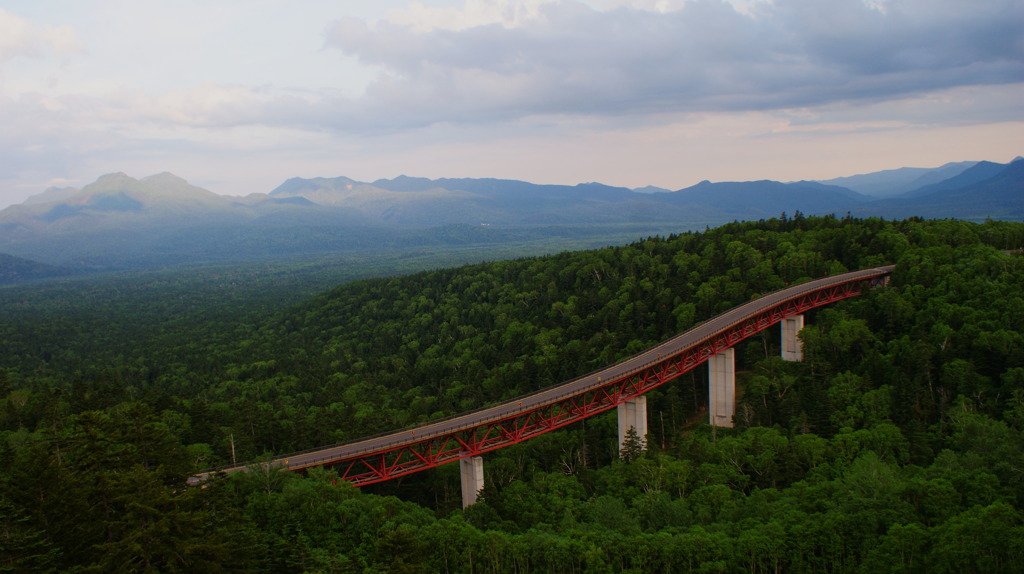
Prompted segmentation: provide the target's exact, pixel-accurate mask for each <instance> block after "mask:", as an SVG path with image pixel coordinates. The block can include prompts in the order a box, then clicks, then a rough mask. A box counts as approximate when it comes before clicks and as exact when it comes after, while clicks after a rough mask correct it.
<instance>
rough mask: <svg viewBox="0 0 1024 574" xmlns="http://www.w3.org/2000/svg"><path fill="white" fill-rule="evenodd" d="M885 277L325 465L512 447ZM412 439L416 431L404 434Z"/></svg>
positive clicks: (358, 465)
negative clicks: (426, 435)
mask: <svg viewBox="0 0 1024 574" xmlns="http://www.w3.org/2000/svg"><path fill="white" fill-rule="evenodd" d="M887 279H888V276H887V275H886V276H878V277H873V278H870V279H868V280H862V281H855V282H848V283H841V284H838V285H833V286H829V287H825V288H822V289H820V290H817V291H814V292H811V293H807V294H805V295H801V296H799V297H796V298H793V299H790V300H787V301H784V302H782V303H779V304H777V305H775V306H772V307H770V308H767V309H765V310H762V311H760V312H758V313H756V314H753V315H751V316H749V317H747V318H745V319H743V320H742V321H740V322H738V323H736V324H734V325H732V326H731V327H729V328H726V329H724V330H722V331H720V332H718V333H715V334H714V335H712V336H711V337H710V338H707V339H705V340H703V341H701V342H699V343H697V344H696V345H693V346H691V347H688V348H686V349H683V350H681V351H678V352H675V353H673V354H670V355H666V356H664V357H661V358H659V360H658V361H656V362H654V363H652V364H650V365H648V366H646V367H644V368H643V369H642V370H640V371H638V372H634V373H632V374H630V375H628V376H624V377H621V378H618V379H612V380H608V381H607V382H605V383H604V384H602V385H601V386H600V387H598V388H592V389H589V390H587V391H584V392H582V393H579V394H576V395H572V396H567V397H565V398H562V399H559V400H557V401H556V402H553V403H549V404H546V405H543V406H540V407H538V408H536V409H534V410H530V411H526V412H521V413H517V414H516V415H514V416H510V417H508V418H504V419H501V420H496V421H489V422H486V423H483V424H480V425H479V426H476V427H473V428H470V429H464V430H461V431H456V432H453V433H451V434H447V435H443V436H439V437H433V438H430V439H426V440H424V441H421V442H414V443H408V444H402V445H398V446H395V447H393V448H388V449H384V450H381V451H378V452H374V453H370V454H363V455H360V456H358V457H355V458H351V459H347V460H343V461H338V460H333V461H330V462H328V463H326V464H329V465H330V466H333V467H334V468H336V469H338V471H339V473H340V475H341V477H342V478H343V479H345V480H348V481H350V482H352V483H353V484H356V485H365V484H373V483H376V482H381V481H385V480H390V479H392V478H397V477H399V476H404V475H406V474H411V473H414V472H418V471H420V470H425V469H427V468H432V467H435V466H439V465H442V464H446V463H449V462H453V461H456V460H459V459H461V458H465V457H469V456H477V455H480V454H482V453H485V452H489V451H492V450H495V449H499V448H502V447H504V446H508V445H510V444H515V443H519V442H522V441H524V440H527V439H529V438H532V437H534V436H537V435H539V434H543V433H546V432H548V431H551V430H554V429H557V428H561V427H564V426H566V425H569V424H572V423H575V422H578V421H581V420H583V419H585V418H587V417H589V416H592V415H595V414H597V413H601V412H604V411H607V410H609V409H611V408H613V407H616V406H618V405H619V404H621V403H624V402H626V401H627V400H629V399H632V398H634V397H637V396H639V395H642V394H644V393H646V392H647V391H649V390H651V389H653V388H655V387H658V386H660V385H662V384H664V383H666V382H668V381H671V380H672V379H675V378H676V377H678V376H680V375H682V374H684V373H686V372H688V371H691V370H693V369H694V368H696V367H698V366H699V365H701V364H702V363H704V362H705V361H707V360H708V359H709V358H711V357H712V356H713V355H716V354H718V353H721V352H722V351H724V350H726V349H728V348H729V347H732V346H734V345H736V344H737V343H739V342H740V341H742V340H744V339H746V338H747V337H750V336H751V335H754V334H756V333H759V332H760V331H762V330H764V329H766V328H768V327H770V326H772V325H775V324H777V323H779V322H780V321H782V320H783V319H785V318H786V317H791V316H793V315H799V314H800V313H803V312H805V311H808V310H810V309H814V308H816V307H821V306H823V305H828V304H829V303H833V302H836V301H839V300H842V299H846V298H848V297H853V296H855V295H859V294H860V293H861V291H862V288H863V287H864V286H865V285H867V286H876V285H884V284H885V282H886V281H887ZM409 432H410V437H409V438H414V434H415V429H412V430H410V431H409Z"/></svg>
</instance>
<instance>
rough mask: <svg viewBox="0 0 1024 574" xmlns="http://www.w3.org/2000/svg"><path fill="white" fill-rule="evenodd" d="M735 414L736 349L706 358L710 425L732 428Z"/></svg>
mask: <svg viewBox="0 0 1024 574" xmlns="http://www.w3.org/2000/svg"><path fill="white" fill-rule="evenodd" d="M735 414H736V350H735V349H733V348H731V347H730V348H728V349H726V350H724V351H722V352H721V353H718V354H717V355H714V356H713V357H711V358H710V359H708V415H709V416H710V418H711V426H714V427H729V428H732V426H733V425H732V417H733V415H735Z"/></svg>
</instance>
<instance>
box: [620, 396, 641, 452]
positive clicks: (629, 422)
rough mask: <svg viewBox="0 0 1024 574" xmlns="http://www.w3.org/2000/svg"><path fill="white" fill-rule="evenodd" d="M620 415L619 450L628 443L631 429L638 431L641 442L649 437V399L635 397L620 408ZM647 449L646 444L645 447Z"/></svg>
mask: <svg viewBox="0 0 1024 574" xmlns="http://www.w3.org/2000/svg"><path fill="white" fill-rule="evenodd" d="M618 415H619V448H620V449H621V448H622V444H623V443H624V442H626V433H627V432H629V429H630V428H633V429H635V430H636V434H637V436H638V437H640V440H646V438H645V437H647V397H646V396H644V395H640V396H639V397H633V398H632V399H629V400H628V401H626V402H624V403H622V404H620V405H619V406H618ZM644 448H646V443H645V447H644Z"/></svg>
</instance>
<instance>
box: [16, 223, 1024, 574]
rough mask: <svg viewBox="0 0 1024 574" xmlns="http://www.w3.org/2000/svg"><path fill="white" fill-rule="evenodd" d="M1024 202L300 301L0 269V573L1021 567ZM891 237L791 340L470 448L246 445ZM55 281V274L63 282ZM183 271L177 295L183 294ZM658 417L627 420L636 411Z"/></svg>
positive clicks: (408, 408) (708, 241)
mask: <svg viewBox="0 0 1024 574" xmlns="http://www.w3.org/2000/svg"><path fill="white" fill-rule="evenodd" d="M1022 237H1024V225H1022V224H1015V223H1007V222H987V223H984V224H972V223H966V222H960V221H925V220H906V221H896V222H889V221H884V220H880V219H870V220H859V219H851V218H845V219H841V218H835V217H824V218H817V217H815V218H808V217H803V216H800V215H799V214H797V215H796V216H794V217H782V218H779V219H773V220H769V221H760V222H751V223H733V224H730V225H725V226H722V227H720V228H716V229H712V230H706V231H704V232H700V233H696V232H695V233H685V234H681V235H676V236H670V237H667V238H649V239H647V240H643V241H638V242H636V243H633V244H630V245H626V246H622V247H610V248H605V249H599V250H593V251H583V252H572V253H562V254H558V255H551V256H547V257H538V258H527V259H517V260H510V261H502V262H496V263H486V264H479V265H470V266H465V267H459V268H452V269H440V270H436V271H429V272H421V273H416V274H412V275H406V276H398V277H391V278H380V279H371V280H364V281H356V282H351V283H346V284H343V285H341V286H339V287H337V288H335V289H333V290H331V291H328V292H325V293H323V294H321V295H318V296H316V297H313V298H311V299H308V300H307V301H305V302H303V303H301V304H299V305H297V306H295V305H290V304H289V305H275V304H274V303H273V301H272V300H269V299H268V297H267V294H266V293H262V294H261V293H249V292H247V291H246V285H245V282H244V281H240V282H239V284H238V285H236V286H234V287H233V288H232V289H231V290H225V289H224V286H223V285H218V286H207V289H209V290H217V289H221V291H219V292H220V293H223V294H224V295H223V296H220V297H206V298H189V297H188V296H187V295H185V294H184V293H185V291H184V290H173V291H171V290H168V289H164V288H159V286H152V285H151V286H149V287H148V288H147V287H146V286H145V285H138V284H133V283H131V282H129V281H125V282H123V283H119V282H111V283H110V289H108V290H105V291H103V292H102V293H101V294H97V293H96V292H91V293H85V294H82V296H83V297H90V298H91V299H89V300H88V304H84V305H83V304H76V303H73V302H69V301H72V300H73V297H74V296H75V292H74V288H73V286H66V287H61V289H64V290H65V291H66V292H65V296H66V297H67V298H64V299H62V298H60V297H54V298H49V299H48V300H41V299H38V298H33V296H32V295H31V292H30V291H29V290H28V289H30V288H29V287H25V286H21V287H9V288H6V289H4V290H3V291H2V293H0V295H2V300H0V304H2V307H3V308H4V310H5V317H6V319H5V321H4V322H3V324H2V325H0V335H2V337H3V341H4V345H3V348H2V349H0V469H2V470H0V571H10V572H28V571H38V572H46V571H55V572H56V571H82V572H88V571H97V572H101V571H125V572H146V571H182V572H196V571H221V570H223V571H246V572H263V571H265V572H296V571H308V572H435V571H440V572H546V571H549V572H565V571H578V572H584V571H586V572H648V571H662V572H767V571H786V572H822V571H824V572H916V571H936V572H1011V571H1015V570H1017V569H1018V568H1019V565H1020V564H1021V563H1022V562H1024V514H1022V510H1021V509H1022V504H1024V471H1022V469H1024V338H1022V331H1021V328H1020V326H1021V325H1024V294H1022V290H1021V286H1022V285H1024V258H1022V256H1021V254H1019V253H1016V252H1007V251H1003V250H1004V249H1007V248H1010V247H1015V246H1017V245H1020V244H1021V238H1022ZM886 263H896V265H897V268H896V272H895V273H894V276H893V280H892V283H891V285H890V287H888V288H885V289H878V290H874V291H872V292H870V293H867V294H865V295H863V296H861V297H858V298H855V299H851V300H848V301H844V302H842V303H839V304H836V305H833V306H830V307H828V308H824V309H821V310H819V311H817V312H814V313H813V315H812V316H811V317H809V320H808V326H807V328H805V329H804V330H803V331H802V333H801V337H802V339H803V341H804V349H805V360H804V361H803V362H802V363H788V362H784V361H782V360H781V359H780V358H778V356H777V355H778V335H777V333H776V332H775V330H771V331H766V332H764V333H762V334H760V335H757V336H755V337H753V338H751V339H749V340H747V341H746V342H744V343H742V344H741V345H740V346H739V347H738V349H737V351H738V352H737V357H738V365H737V368H738V371H739V372H740V395H739V399H738V406H737V412H736V417H735V422H736V428H735V429H716V430H715V431H714V432H712V429H711V428H709V427H708V426H707V425H706V424H705V423H704V422H703V421H704V420H706V414H703V415H702V409H703V408H705V407H706V403H707V388H706V387H707V385H706V379H705V378H704V377H705V375H704V374H703V373H701V372H693V373H691V374H688V375H686V376H684V377H682V378H680V379H679V380H677V381H675V382H673V383H672V384H670V385H667V386H665V387H662V388H660V389H658V390H656V391H654V392H652V393H651V394H650V395H649V417H650V425H649V427H650V429H651V432H650V434H649V435H648V436H647V437H643V440H644V441H645V443H646V444H647V446H648V449H647V450H646V451H644V452H637V451H636V449H633V448H630V449H629V456H627V457H625V458H624V459H620V445H617V444H615V443H616V441H617V438H616V437H617V433H616V431H615V428H614V427H615V420H614V417H613V416H599V417H595V418H592V419H588V420H587V421H585V422H584V423H581V424H578V425H575V426H572V427H569V428H567V429H564V430H563V431H559V432H557V433H552V434H548V435H543V436H541V437H538V438H536V439H534V440H532V441H530V442H527V443H524V444H521V445H516V446H513V447H510V448H507V449H504V450H502V451H499V452H497V453H494V454H492V455H489V456H488V458H487V462H486V477H487V478H486V480H487V485H486V487H485V489H484V492H483V495H482V502H480V503H478V504H476V505H473V506H471V507H469V508H468V509H466V510H465V511H462V510H460V509H459V506H460V505H459V499H460V496H459V492H458V475H457V469H456V468H451V467H443V468H440V469H436V470H434V471H430V472H427V473H421V474H419V475H415V476H412V477H407V478H406V479H403V480H401V481H397V483H385V484H382V485H377V486H374V487H368V488H366V489H364V490H358V489H355V488H353V487H351V486H348V485H347V484H345V483H343V482H339V481H338V480H337V476H336V475H335V474H334V473H332V471H330V470H314V471H311V472H309V473H308V475H307V476H299V475H292V474H284V473H280V472H276V471H273V470H272V469H271V470H266V469H262V467H259V466H256V467H254V471H253V472H250V473H245V474H239V475H237V476H231V477H228V478H224V479H218V480H214V481H212V482H211V483H209V484H207V485H206V486H205V487H204V488H187V487H185V486H184V481H185V478H186V477H187V476H188V475H189V474H190V473H192V472H195V471H196V470H200V469H204V468H208V467H212V466H215V465H218V464H223V463H227V462H231V461H232V460H233V459H234V460H238V461H253V460H258V459H260V457H263V456H266V455H269V454H271V453H284V452H289V451H293V450H299V449H304V448H309V447H314V446H319V445H323V444H329V443H335V442H339V441H343V440H347V439H351V438H356V437H359V436H362V435H368V434H373V433H375V432H381V431H386V430H391V429H394V428H398V427H401V426H404V425H410V424H415V423H418V422H421V421H425V420H430V419H433V418H437V417H441V416H446V415H449V414H453V413H457V412H460V411H463V410H467V409H471V408H475V407H479V406H482V405H485V404H489V403H493V402H495V401H499V400H501V399H503V398H507V397H511V396H514V395H517V394H521V393H524V392H528V391H531V390H535V389H538V388H542V387H545V386H548V385H551V384H555V383H557V382H559V381H562V380H565V379H568V378H571V377H574V376H576V375H579V374H582V373H585V372H588V371H591V370H593V369H595V368H597V367H599V366H602V365H605V364H607V363H609V362H612V361H615V360H616V359H619V358H622V357H625V356H628V355H630V354H632V353H634V352H636V351H639V350H641V349H643V348H645V347H647V346H649V345H651V344H653V343H655V342H658V341H660V340H662V339H664V338H667V337H669V336H671V335H674V334H675V333H678V332H680V331H681V330H684V329H686V328H688V327H690V326H692V325H694V324H696V323H698V322H700V321H702V320H704V319H707V318H709V317H710V316H712V315H714V314H716V313H718V312H721V311H723V310H725V309H728V308H730V307H732V306H734V305H736V304H738V303H741V302H744V301H747V300H749V299H751V298H753V297H757V296H758V295H760V294H763V293H766V292H769V291H772V290H775V289H779V288H781V287H784V286H785V285H787V284H790V283H794V282H798V281H802V280H806V279H810V278H815V277H820V276H822V275H825V274H830V273H838V272H842V271H845V270H852V269H857V268H863V267H868V266H874V265H879V264H886ZM49 288H51V289H53V287H49ZM171 292H173V293H174V294H175V295H174V297H168V294H169V293H171ZM639 438H640V437H637V439H638V440H639Z"/></svg>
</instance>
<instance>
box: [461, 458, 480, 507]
mask: <svg viewBox="0 0 1024 574" xmlns="http://www.w3.org/2000/svg"><path fill="white" fill-rule="evenodd" d="M459 469H460V470H461V471H462V472H461V474H462V508H466V507H467V506H469V505H470V504H473V503H475V502H476V497H477V495H479V494H480V491H481V490H483V488H484V457H482V456H470V457H467V458H464V459H462V460H460V461H459Z"/></svg>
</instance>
